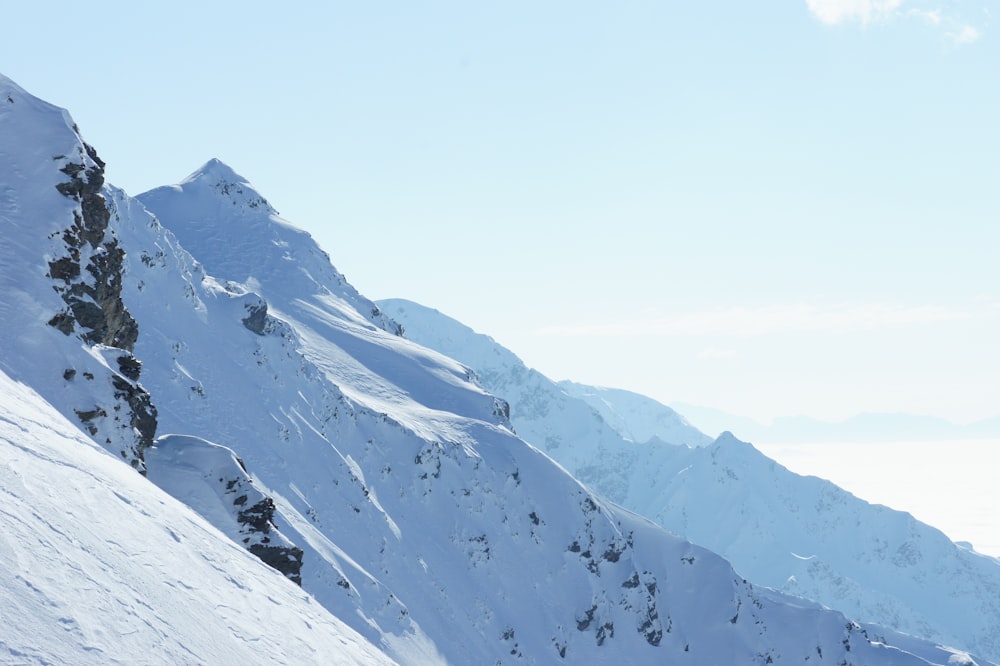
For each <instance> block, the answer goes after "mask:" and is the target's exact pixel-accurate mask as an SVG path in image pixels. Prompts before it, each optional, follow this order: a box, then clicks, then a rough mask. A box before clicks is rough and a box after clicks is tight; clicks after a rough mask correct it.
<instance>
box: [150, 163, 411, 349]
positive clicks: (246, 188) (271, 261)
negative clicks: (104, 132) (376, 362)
mask: <svg viewBox="0 0 1000 666" xmlns="http://www.w3.org/2000/svg"><path fill="white" fill-rule="evenodd" d="M137 199H139V201H141V202H142V203H143V204H144V205H145V206H146V207H147V208H149V209H150V210H153V211H156V212H157V214H158V215H159V216H160V217H161V218H164V219H166V218H169V220H170V224H169V228H170V230H171V231H172V232H173V234H175V235H176V236H177V238H178V239H179V240H180V242H181V244H182V245H183V246H184V247H186V248H188V249H189V251H190V252H192V254H194V255H195V256H196V257H197V258H198V260H199V261H200V262H201V263H202V264H203V265H204V266H205V268H206V270H207V271H208V272H209V273H210V274H211V275H214V276H216V277H218V278H222V279H225V280H229V281H233V282H237V283H240V284H243V285H244V286H245V287H246V288H247V289H249V290H251V291H255V292H259V293H260V294H261V296H263V297H264V298H265V299H266V300H269V301H270V300H272V299H277V300H283V296H284V295H285V294H288V293H294V294H296V295H297V296H304V297H310V298H316V299H321V300H323V301H324V302H325V304H326V305H330V306H334V307H336V308H337V309H338V310H339V313H340V315H341V316H342V317H344V318H357V317H358V315H359V313H360V315H361V317H362V318H363V320H365V321H368V322H370V323H371V324H374V325H376V326H378V327H379V328H382V329H383V330H386V331H389V332H392V333H397V334H398V332H399V331H400V327H399V325H398V324H397V323H396V322H394V321H392V320H390V319H389V318H387V317H385V316H384V315H383V314H382V313H381V312H380V311H379V309H378V307H377V306H376V305H375V304H374V303H372V302H371V301H370V300H368V299H366V298H364V297H363V296H362V295H361V294H359V293H358V291H357V290H356V289H355V288H354V287H353V286H351V285H350V284H349V283H348V282H347V280H346V279H345V278H344V276H343V275H342V274H341V273H339V272H338V271H337V270H336V269H335V268H334V267H333V265H332V264H331V263H330V257H329V255H327V253H326V252H324V251H323V250H321V249H320V247H319V246H318V245H317V244H316V242H315V241H314V240H313V238H312V236H311V235H310V234H309V233H307V232H305V231H303V230H301V229H299V228H297V227H295V226H293V225H291V224H289V223H288V222H287V221H285V220H283V219H281V218H280V217H279V216H278V213H277V211H275V209H274V208H273V207H272V206H271V205H270V204H269V203H268V202H267V200H266V199H265V198H264V197H263V196H261V195H260V194H259V193H258V192H257V191H256V190H255V189H254V188H253V186H252V185H250V183H249V182H248V181H247V179H245V178H243V177H242V176H240V175H239V174H237V173H236V172H235V171H233V169H231V168H230V167H229V166H228V165H226V164H225V163H223V162H221V161H220V160H218V159H212V160H209V161H208V162H206V163H205V164H204V165H203V166H202V167H201V168H199V169H198V170H197V171H195V172H194V173H192V174H191V175H190V176H188V177H187V178H185V179H184V180H183V181H181V182H180V183H179V184H177V185H168V186H164V187H159V188H156V189H153V190H150V191H149V192H146V193H144V194H140V195H139V196H138V197H137Z"/></svg>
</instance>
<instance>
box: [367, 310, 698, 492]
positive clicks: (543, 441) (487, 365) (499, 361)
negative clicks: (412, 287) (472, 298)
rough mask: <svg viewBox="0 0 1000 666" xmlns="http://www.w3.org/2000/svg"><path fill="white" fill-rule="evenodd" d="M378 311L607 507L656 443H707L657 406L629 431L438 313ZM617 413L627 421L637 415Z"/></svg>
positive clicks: (597, 405) (602, 407)
mask: <svg viewBox="0 0 1000 666" xmlns="http://www.w3.org/2000/svg"><path fill="white" fill-rule="evenodd" d="M378 305H379V307H380V308H381V309H382V310H383V311H384V312H386V313H387V314H388V315H389V316H391V317H393V318H395V319H396V320H397V321H400V322H401V323H403V326H404V328H405V330H406V337H407V338H409V339H411V340H414V341H415V342H418V343H420V344H422V345H424V346H426V347H430V348H431V349H435V350H437V351H440V352H442V353H444V354H446V355H448V356H450V357H452V358H454V359H457V360H459V361H461V362H462V363H464V364H466V365H468V366H469V367H470V368H473V370H474V371H475V374H476V379H477V381H478V382H479V383H480V385H482V386H483V388H485V389H486V390H487V391H489V392H491V393H493V394H495V395H498V396H501V397H503V398H504V399H505V400H507V401H508V402H509V404H510V409H511V414H516V415H517V416H516V419H517V421H516V424H515V430H516V432H517V434H518V435H520V436H521V437H523V438H524V439H525V440H526V441H528V442H531V443H532V444H534V445H535V446H537V447H539V448H540V449H542V450H543V451H545V452H546V453H547V454H549V455H550V456H552V457H553V458H555V459H556V460H558V461H559V462H560V463H561V464H562V465H564V466H565V467H566V468H567V469H569V470H570V471H571V472H572V473H573V475H574V476H576V478H578V479H579V480H581V481H583V482H584V483H586V484H587V485H589V486H590V487H592V488H594V489H595V490H597V491H599V492H600V493H601V494H603V495H604V496H605V497H606V498H608V499H610V500H611V501H613V502H617V503H619V504H623V505H625V506H628V504H627V502H628V498H629V493H630V492H632V491H631V488H632V486H633V479H632V478H631V475H632V474H633V470H632V467H633V466H634V464H635V460H636V458H637V457H645V456H647V455H649V453H650V452H651V451H652V450H653V449H655V448H656V447H657V444H662V443H663V442H662V441H661V439H664V440H665V441H668V442H670V443H672V444H681V445H684V444H686V445H689V446H703V445H705V444H708V443H709V442H711V439H710V438H709V437H707V436H706V435H704V434H702V433H701V432H699V431H698V430H697V429H695V428H694V427H692V426H690V425H689V424H688V423H687V422H686V421H684V419H683V417H681V416H680V415H679V414H677V413H676V412H673V411H672V410H671V409H670V408H669V407H663V406H662V405H660V406H659V409H658V410H656V411H655V412H654V410H649V412H648V413H649V418H648V419H647V420H646V421H645V422H643V424H642V427H641V428H640V427H637V428H635V432H633V431H632V430H629V429H628V427H626V423H627V422H626V420H625V418H624V415H623V414H619V413H618V411H617V410H618V407H616V405H615V404H613V403H611V402H610V401H608V400H602V399H601V398H600V397H598V398H596V399H593V400H592V401H590V400H588V396H591V395H593V394H595V393H596V392H597V391H598V390H599V389H590V390H589V391H587V390H584V389H585V387H583V386H580V387H576V388H574V385H565V386H564V385H560V384H557V383H555V382H553V381H552V380H550V379H549V378H548V377H546V376H545V375H543V374H541V373H539V372H537V371H536V370H533V369H531V368H528V367H527V366H526V365H525V364H524V363H523V362H522V361H521V359H519V358H518V357H517V356H515V355H514V353H513V352H511V351H510V350H508V349H506V348H504V347H503V346H501V345H499V344H497V342H496V341H495V340H493V338H490V337H488V336H486V335H482V334H479V333H476V332H475V331H473V330H472V329H470V328H468V327H467V326H465V325H464V324H461V323H459V322H457V321H455V320H454V319H452V318H450V317H448V316H446V315H444V314H442V313H440V312H438V311H437V310H432V309H430V308H426V307H424V306H422V305H419V304H417V303H414V302H412V301H407V300H405V299H386V300H382V301H379V303H378ZM622 393H623V394H624V393H625V392H622ZM633 395H634V394H633ZM647 400H648V399H647ZM622 402H623V403H624V401H622ZM633 402H637V401H633ZM624 409H625V410H626V411H625V414H627V415H628V416H632V415H633V414H634V412H635V411H636V410H635V409H634V408H630V407H625V408H624Z"/></svg>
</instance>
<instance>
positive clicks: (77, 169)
mask: <svg viewBox="0 0 1000 666" xmlns="http://www.w3.org/2000/svg"><path fill="white" fill-rule="evenodd" d="M84 146H85V147H86V150H87V154H88V155H89V157H90V158H91V159H92V160H93V161H94V163H95V165H94V166H92V167H90V168H86V167H85V165H84V164H78V163H73V162H70V163H69V164H67V165H66V166H64V167H63V168H62V169H60V171H62V172H63V173H65V174H66V175H67V176H69V177H70V180H68V181H66V182H62V183H59V184H58V185H57V186H56V189H57V190H59V192H60V193H61V194H62V195H63V196H66V197H69V198H71V199H73V200H75V201H78V202H79V203H80V207H79V209H78V210H75V211H73V224H72V225H71V226H70V227H69V228H68V229H66V230H65V231H64V232H63V235H62V240H63V242H64V243H65V247H66V252H67V254H66V256H64V257H60V258H58V259H55V260H53V261H51V262H49V276H50V277H51V278H52V279H53V280H54V281H56V282H61V283H62V284H61V285H57V286H56V290H57V291H58V292H59V293H60V294H61V295H62V299H63V301H65V303H66V305H67V306H68V309H67V310H65V311H63V312H61V313H59V314H57V315H55V316H54V317H53V318H52V319H51V320H50V321H49V324H51V325H52V326H55V327H56V328H58V329H59V330H60V331H62V332H63V333H65V334H66V335H69V334H70V333H72V332H73V330H74V329H75V325H74V324H76V325H79V326H80V328H82V329H84V330H83V331H81V337H82V338H83V339H84V340H85V341H87V342H89V343H91V344H104V345H108V346H110V347H118V348H119V349H125V350H128V351H132V349H133V348H134V347H135V341H136V340H137V339H138V337H139V327H138V325H137V324H136V322H135V319H133V318H132V315H131V314H130V313H129V311H128V309H127V308H126V307H125V304H124V303H123V302H122V299H121V290H122V260H123V259H124V258H125V251H124V250H122V249H121V248H120V247H119V246H118V240H117V239H116V238H114V237H113V236H111V237H109V234H107V228H108V222H110V220H111V213H109V212H108V207H107V205H105V202H104V197H103V196H102V195H101V188H102V187H103V186H104V162H102V161H101V159H100V158H99V157H98V156H97V153H96V152H95V151H94V149H93V148H91V147H90V146H88V145H87V144H84ZM85 253H86V254H89V255H90V258H89V260H88V261H87V263H86V266H82V265H81V262H82V261H83V260H84V256H85ZM84 271H86V275H85V274H84ZM88 276H89V277H88Z"/></svg>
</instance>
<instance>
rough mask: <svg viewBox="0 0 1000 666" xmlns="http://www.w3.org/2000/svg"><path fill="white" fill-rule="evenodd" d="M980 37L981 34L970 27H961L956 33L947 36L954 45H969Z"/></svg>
mask: <svg viewBox="0 0 1000 666" xmlns="http://www.w3.org/2000/svg"><path fill="white" fill-rule="evenodd" d="M982 35H983V33H981V32H980V31H979V30H977V29H975V28H973V27H972V26H971V25H966V26H963V27H962V29H961V30H959V31H958V32H957V33H948V36H949V37H951V38H952V40H954V42H955V43H956V44H971V43H972V42H975V41H978V40H979V38H980V37H982Z"/></svg>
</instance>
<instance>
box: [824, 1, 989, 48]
mask: <svg viewBox="0 0 1000 666" xmlns="http://www.w3.org/2000/svg"><path fill="white" fill-rule="evenodd" d="M903 3H904V0H806V5H807V6H808V7H809V11H810V12H812V14H813V15H814V16H815V17H816V18H818V19H819V20H820V21H822V22H823V23H825V24H827V25H841V24H844V23H852V22H856V23H860V24H862V25H867V24H869V23H875V22H879V21H889V20H895V19H917V20H919V21H920V22H922V23H924V24H925V25H927V26H930V27H932V28H937V29H939V30H942V31H943V33H944V36H945V37H946V38H947V39H949V40H950V41H952V42H953V43H955V44H959V45H961V44H971V43H973V42H975V41H978V40H979V38H980V37H982V34H983V31H982V28H977V27H976V26H974V25H973V24H972V23H971V22H969V21H968V20H967V19H966V18H965V17H963V16H961V15H959V14H958V13H956V11H957V5H956V4H955V3H953V2H946V1H942V0H923V1H921V0H906V4H907V6H906V7H905V8H904V7H903ZM983 15H984V16H988V15H989V12H988V10H987V9H986V8H983Z"/></svg>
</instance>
